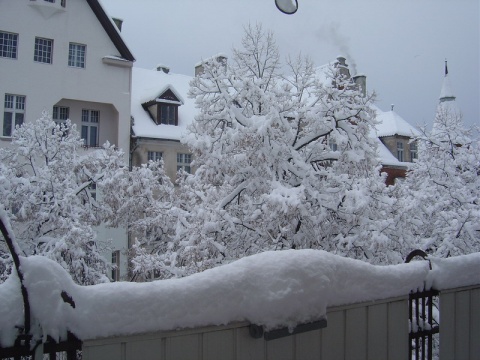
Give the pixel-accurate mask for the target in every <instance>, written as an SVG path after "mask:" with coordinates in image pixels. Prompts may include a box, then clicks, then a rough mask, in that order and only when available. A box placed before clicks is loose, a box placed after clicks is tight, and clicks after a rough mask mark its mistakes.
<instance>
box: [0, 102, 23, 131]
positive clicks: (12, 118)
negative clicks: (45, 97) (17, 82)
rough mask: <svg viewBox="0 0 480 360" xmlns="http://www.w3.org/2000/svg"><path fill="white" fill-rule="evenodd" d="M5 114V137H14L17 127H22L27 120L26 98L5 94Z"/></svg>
mask: <svg viewBox="0 0 480 360" xmlns="http://www.w3.org/2000/svg"><path fill="white" fill-rule="evenodd" d="M4 108H5V110H4V112H3V136H12V132H13V130H14V129H15V127H16V126H21V125H22V124H23V120H24V118H25V96H23V95H12V94H5V101H4Z"/></svg>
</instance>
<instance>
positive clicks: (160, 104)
mask: <svg viewBox="0 0 480 360" xmlns="http://www.w3.org/2000/svg"><path fill="white" fill-rule="evenodd" d="M180 105H183V100H181V98H180V96H179V95H178V94H177V93H176V92H175V90H174V89H173V88H171V87H167V89H166V90H164V91H163V92H162V93H161V94H160V96H158V97H157V98H156V99H155V100H151V101H148V102H146V103H144V104H142V106H143V108H144V109H145V110H146V111H147V112H148V113H149V115H150V117H151V118H152V120H153V121H154V122H155V124H157V125H174V126H178V107H179V106H180Z"/></svg>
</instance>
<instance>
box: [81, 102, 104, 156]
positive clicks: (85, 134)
mask: <svg viewBox="0 0 480 360" xmlns="http://www.w3.org/2000/svg"><path fill="white" fill-rule="evenodd" d="M99 123H100V111H98V110H82V139H83V144H84V145H85V146H88V147H97V146H98V125H99Z"/></svg>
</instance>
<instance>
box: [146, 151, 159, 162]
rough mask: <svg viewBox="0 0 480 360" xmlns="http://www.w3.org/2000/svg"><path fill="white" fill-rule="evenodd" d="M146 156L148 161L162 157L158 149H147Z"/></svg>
mask: <svg viewBox="0 0 480 360" xmlns="http://www.w3.org/2000/svg"><path fill="white" fill-rule="evenodd" d="M147 158H148V161H159V160H161V159H162V153H161V152H160V151H149V152H148V156H147Z"/></svg>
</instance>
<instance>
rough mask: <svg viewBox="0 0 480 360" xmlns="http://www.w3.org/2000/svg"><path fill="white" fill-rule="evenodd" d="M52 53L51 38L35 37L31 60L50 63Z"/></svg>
mask: <svg viewBox="0 0 480 360" xmlns="http://www.w3.org/2000/svg"><path fill="white" fill-rule="evenodd" d="M52 53H53V40H52V39H44V38H39V37H36V38H35V53H34V55H33V60H34V61H36V62H40V63H45V64H51V63H52Z"/></svg>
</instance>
